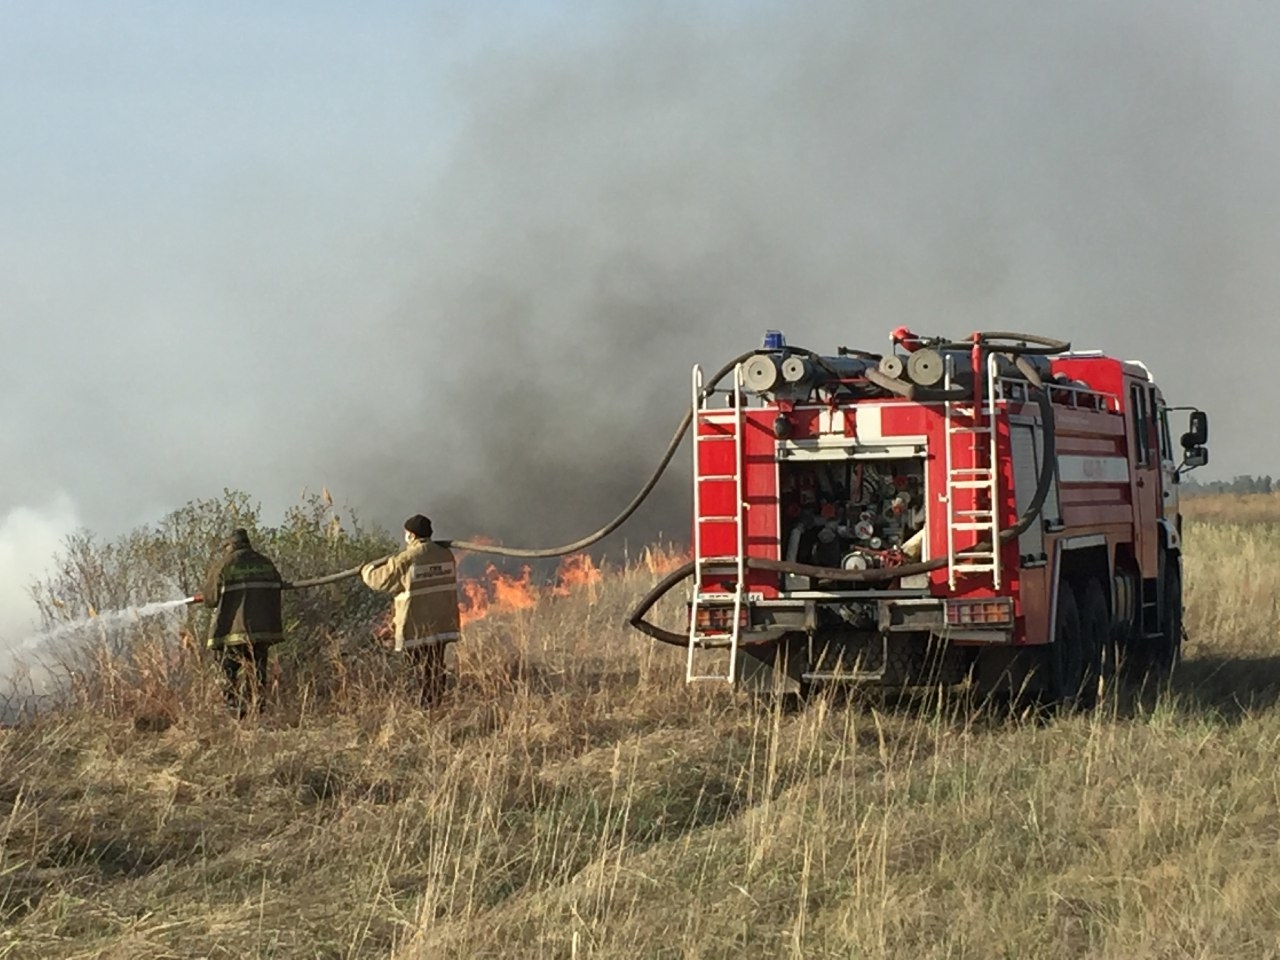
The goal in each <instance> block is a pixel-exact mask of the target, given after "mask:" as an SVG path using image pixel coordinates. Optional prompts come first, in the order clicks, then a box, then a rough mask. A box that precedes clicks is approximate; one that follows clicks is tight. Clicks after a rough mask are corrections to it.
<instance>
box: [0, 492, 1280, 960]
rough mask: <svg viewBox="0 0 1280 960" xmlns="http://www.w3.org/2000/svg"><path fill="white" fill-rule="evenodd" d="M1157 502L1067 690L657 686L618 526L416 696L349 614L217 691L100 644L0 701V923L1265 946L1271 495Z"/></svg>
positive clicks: (115, 932) (150, 935)
mask: <svg viewBox="0 0 1280 960" xmlns="http://www.w3.org/2000/svg"><path fill="white" fill-rule="evenodd" d="M1187 511H1188V514H1189V519H1188V522H1187V526H1186V530H1185V548H1186V554H1187V587H1186V602H1187V607H1188V611H1187V633H1188V642H1187V645H1186V654H1185V656H1186V658H1185V661H1184V663H1183V665H1182V666H1181V667H1180V669H1179V671H1178V672H1177V674H1176V675H1175V677H1174V678H1173V680H1172V682H1171V684H1170V685H1169V686H1168V687H1167V688H1165V689H1159V690H1156V689H1148V690H1145V691H1137V692H1132V691H1131V692H1126V693H1122V694H1119V695H1116V696H1114V697H1113V698H1111V699H1110V700H1109V701H1108V702H1107V704H1106V705H1105V707H1104V708H1103V709H1101V710H1100V711H1099V712H1098V713H1096V714H1094V715H1091V716H1075V717H1067V718H1061V719H1056V720H1049V721H1046V720H1043V719H1036V718H1032V717H1010V716H1007V715H993V714H992V713H990V712H983V711H977V710H973V709H971V708H970V707H969V706H968V705H967V704H966V703H965V702H964V701H963V699H962V698H961V697H959V696H954V695H952V696H944V695H933V696H929V697H924V698H922V699H918V700H914V701H911V702H900V701H895V700H892V699H886V698H883V697H875V696H871V695H865V696H855V697H852V698H848V699H841V700H834V699H819V700H817V701H816V702H814V703H812V704H811V705H810V706H809V707H808V708H807V709H805V710H794V709H787V708H785V707H783V706H778V705H774V706H763V705H760V704H757V703H753V702H751V701H749V700H748V699H747V698H746V697H745V696H741V695H735V694H732V693H730V692H729V691H728V690H726V689H724V688H723V687H716V686H712V685H705V686H700V687H696V688H692V689H690V688H687V687H686V686H685V685H684V682H683V660H682V654H681V653H680V652H679V651H676V650H672V649H667V648H660V649H655V647H654V645H652V644H651V643H650V642H648V641H646V640H643V639H642V638H640V637H639V636H638V635H635V634H633V633H629V632H626V631H624V629H623V628H622V627H621V626H620V623H621V621H622V619H623V613H624V610H625V608H626V607H627V605H628V604H629V602H630V601H631V600H632V599H633V598H634V597H635V596H636V595H638V593H639V592H640V591H641V590H642V589H644V588H645V587H646V585H647V584H649V583H652V582H653V581H654V580H655V579H656V574H655V573H654V572H653V571H652V569H651V568H652V567H653V566H654V565H653V564H652V563H651V564H648V565H646V564H645V563H643V562H641V563H632V564H630V566H629V569H627V570H626V571H625V572H614V573H607V574H606V575H605V577H604V578H603V579H602V580H601V581H600V582H598V583H591V582H584V583H583V584H582V585H581V586H578V587H576V588H575V589H573V590H570V591H562V593H566V592H567V595H564V596H546V597H544V598H543V599H541V600H540V601H539V602H538V603H537V604H536V605H535V606H533V607H531V608H528V609H520V610H509V611H507V612H501V611H498V612H494V613H491V614H490V616H488V617H487V618H485V619H482V620H478V621H476V622H475V623H473V624H471V625H470V626H469V627H468V635H467V640H466V642H465V643H464V644H463V645H461V646H460V647H459V648H457V653H458V660H459V662H458V664H457V669H458V675H459V681H458V684H457V686H456V687H455V689H453V690H452V691H451V693H450V695H449V697H448V699H447V701H446V702H445V703H444V704H442V705H441V706H439V707H437V708H435V709H433V710H431V711H430V712H422V711H421V710H419V709H416V708H415V707H413V706H412V705H411V704H410V701H409V700H408V699H407V698H406V697H405V696H404V695H403V694H402V692H401V691H400V690H399V689H398V688H397V684H396V679H395V675H394V672H393V671H392V670H391V669H390V667H389V666H388V664H386V663H385V662H384V661H383V660H382V659H381V656H380V654H379V653H377V652H376V651H374V650H372V649H370V648H369V646H368V645H367V644H366V643H365V642H364V641H363V640H362V639H361V638H356V639H352V638H346V641H345V642H344V641H343V640H342V639H340V638H334V639H333V641H332V643H331V644H330V645H329V646H328V647H327V648H325V649H317V650H315V651H312V653H313V654H314V655H313V656H310V657H309V658H298V659H296V660H290V659H288V658H285V661H284V669H283V670H282V672H281V675H280V677H279V683H278V689H277V690H276V691H275V694H274V697H275V702H274V703H273V705H272V709H271V710H270V711H269V712H268V713H267V715H266V716H264V717H263V718H261V719H260V720H253V721H250V722H247V723H245V724H243V725H241V724H238V723H236V722H235V721H233V720H232V719H231V718H230V717H228V716H227V715H226V714H225V711H224V710H223V709H221V706H220V703H219V701H218V692H217V688H216V686H215V684H214V682H213V680H214V677H213V675H212V673H211V672H210V671H211V668H210V667H209V665H208V664H207V663H205V662H204V661H203V660H202V659H201V658H200V657H199V656H198V655H197V654H196V653H195V652H194V651H193V650H191V649H189V648H172V649H171V648H165V649H160V648H157V649H155V650H152V651H143V654H142V655H140V656H139V657H138V659H137V662H136V664H135V666H133V667H131V668H129V669H128V670H125V669H123V668H120V669H116V668H114V667H112V665H109V664H108V665H106V667H105V670H106V672H105V674H104V675H103V677H102V678H101V680H100V682H98V683H96V684H95V685H94V686H93V687H92V688H89V687H86V688H85V689H84V690H83V691H82V696H81V698H80V702H79V704H78V705H77V706H76V707H75V708H74V709H70V710H67V711H65V712H62V713H59V714H56V715H53V716H49V717H46V718H44V719H42V720H40V721H38V722H36V723H34V724H32V725H29V726H26V727H23V728H20V729H12V730H5V731H0V957H3V958H13V960H17V958H48V957H68V958H70V957H86V958H87V957H118V958H121V960H125V958H129V960H134V958H136V960H146V958H162V957H175V958H177V957H181V958H186V957H217V958H223V957H225V958H236V960H244V958H257V957H278V958H294V957H297V958H303V957H317V958H320V957H323V958H330V957H332V958H339V957H343V958H345V957H394V958H398V960H410V958H422V960H426V958H452V957H505V958H534V957H545V958H574V957H580V958H588V957H595V958H605V957H610V958H612V957H625V958H636V960H638V958H650V957H652V958H660V957H669V958H677V957H680V958H706V960H710V958H720V957H724V958H730V957H732V958H753V957H797V958H799V957H805V958H825V957H831V958H837V957H839V958H863V957H865V958H882V957H884V958H887V957H904V958H912V960H931V958H943V957H947V958H973V960H990V958H1032V957H1055V958H1058V957H1090V958H1117V960H1119V958H1126V960H1142V958H1157V957H1160V958H1164V957H1169V958H1175V957H1176V958H1185V957H1190V958H1228V957H1230V958H1252V957H1275V956H1280V869H1278V867H1277V864H1278V863H1280V763H1278V762H1277V761H1278V760H1280V705H1278V704H1277V698H1278V697H1280V642H1278V639H1277V631H1276V623H1277V618H1278V614H1280V609H1278V605H1280V499H1276V498H1268V497H1260V498H1243V499H1242V498H1234V499H1233V498H1218V499H1214V500H1199V501H1195V502H1193V503H1191V504H1188V507H1187ZM668 615H669V616H678V614H676V613H674V612H673V611H670V610H668Z"/></svg>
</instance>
